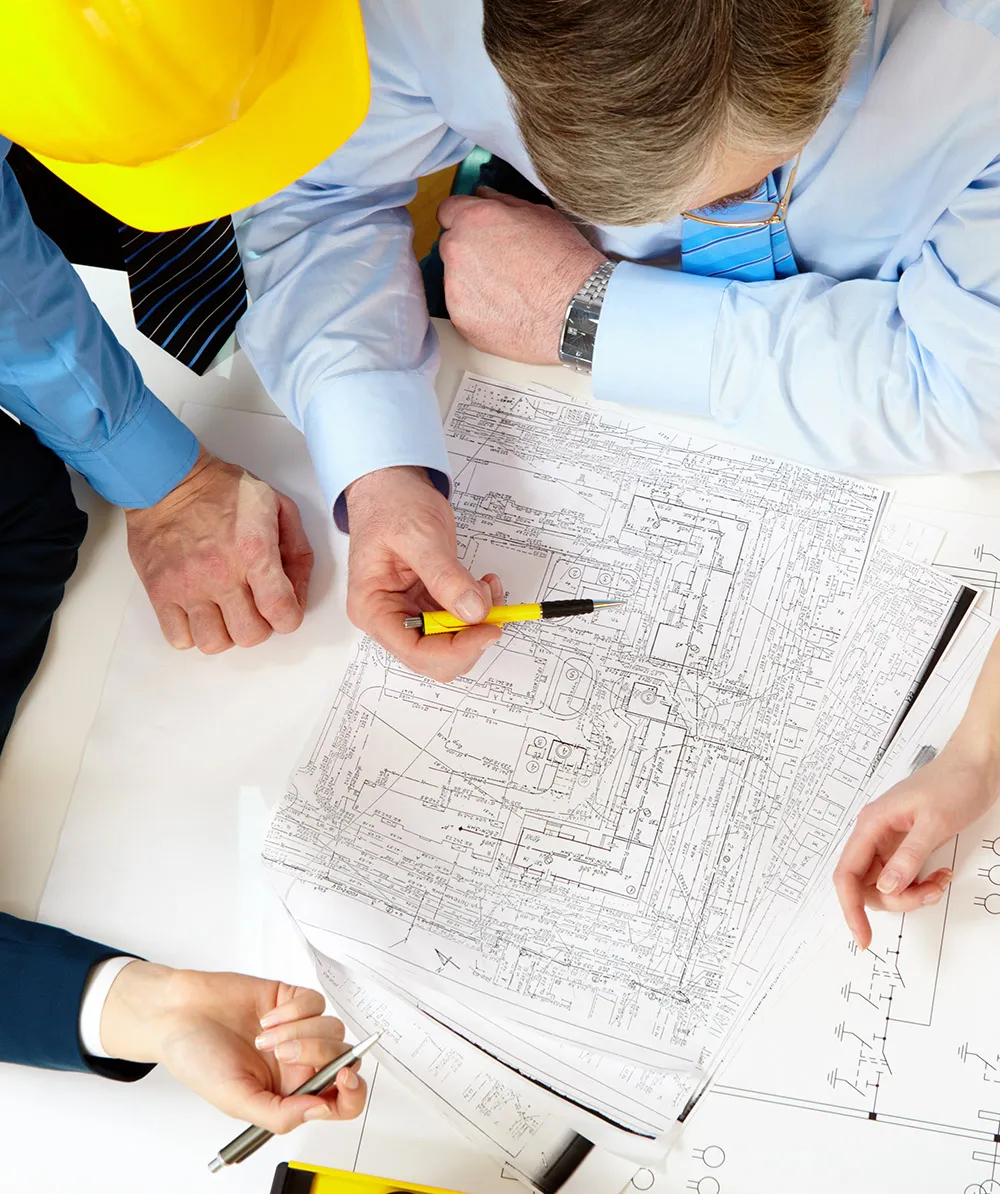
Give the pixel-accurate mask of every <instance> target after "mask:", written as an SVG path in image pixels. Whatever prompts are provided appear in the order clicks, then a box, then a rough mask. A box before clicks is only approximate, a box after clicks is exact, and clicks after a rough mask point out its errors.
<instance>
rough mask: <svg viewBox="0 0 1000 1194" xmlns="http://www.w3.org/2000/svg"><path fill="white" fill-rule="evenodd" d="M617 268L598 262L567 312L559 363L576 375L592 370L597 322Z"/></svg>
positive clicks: (573, 298) (572, 300)
mask: <svg viewBox="0 0 1000 1194" xmlns="http://www.w3.org/2000/svg"><path fill="white" fill-rule="evenodd" d="M616 264H617V263H616V262H614V261H603V262H601V264H600V265H599V266H598V267H597V269H595V270H594V272H593V273H592V274H591V275H590V277H589V278H588V279H587V280H586V282H584V284H583V285H582V286H581V287H580V289H579V290H578V291H577V292H576V294H575V295H573V297H572V298H571V299H570V301H569V306H568V307H567V308H566V315H565V317H564V319H563V330H562V340H561V342H560V345H559V359H560V361H562V363H563V364H564V365H567V366H569V368H570V369H575V370H576V372H577V373H590V372H592V370H593V368H594V345H595V343H596V341H597V321H598V319H599V318H600V315H601V307H602V305H603V303H604V295H605V293H606V291H607V289H608V282H610V280H611V275H612V273H613V272H614V269H615V265H616Z"/></svg>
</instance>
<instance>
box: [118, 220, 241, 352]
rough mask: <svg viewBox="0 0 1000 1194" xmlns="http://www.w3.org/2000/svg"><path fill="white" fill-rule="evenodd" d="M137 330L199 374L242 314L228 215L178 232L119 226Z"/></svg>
mask: <svg viewBox="0 0 1000 1194" xmlns="http://www.w3.org/2000/svg"><path fill="white" fill-rule="evenodd" d="M121 238H122V251H123V252H124V254H125V268H126V269H127V270H128V280H129V289H130V291H131V293H132V313H133V315H134V316H135V326H136V327H137V328H138V329H139V331H140V332H142V333H143V334H144V335H145V336H148V337H149V338H150V340H152V341H153V342H154V343H155V344H159V346H160V347H161V348H162V349H165V350H166V351H167V352H169V353H170V354H171V356H174V357H176V358H177V359H178V360H179V361H180V362H181V363H182V364H185V365H187V366H188V368H190V369H193V370H194V371H195V373H204V372H205V370H206V369H207V368H208V367H209V365H211V363H212V361H213V360H214V359H215V356H216V354H217V353H218V351H219V349H220V348H221V347H222V346H223V344H225V342H226V341H227V340H228V339H229V337H230V336H231V335H232V334H233V332H234V331H235V329H236V323H237V321H238V320H239V318H240V316H241V315H242V314H243V312H244V311H245V310H246V309H247V290H246V283H245V281H244V278H243V266H242V264H241V263H240V256H239V252H238V251H237V248H236V235H235V233H234V231H233V222H232V220H231V219H230V218H229V216H223V217H222V219H219V220H213V221H212V222H211V223H210V224H199V225H198V226H197V227H195V228H181V229H179V230H178V231H177V232H140V231H138V229H136V228H130V227H129V226H128V225H127V224H123V225H122V226H121Z"/></svg>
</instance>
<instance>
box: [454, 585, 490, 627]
mask: <svg viewBox="0 0 1000 1194" xmlns="http://www.w3.org/2000/svg"><path fill="white" fill-rule="evenodd" d="M455 612H456V613H457V614H458V616H459V617H460V618H461V619H462V621H463V622H481V621H482V620H483V618H485V617H486V602H485V601H484V600H483V599H482V597H480V596H479V594H478V593H477V592H476V591H475V589H468V590H466V592H464V593H463V594H462V596H461V597H459V599H458V600H457V601H456V602H455Z"/></svg>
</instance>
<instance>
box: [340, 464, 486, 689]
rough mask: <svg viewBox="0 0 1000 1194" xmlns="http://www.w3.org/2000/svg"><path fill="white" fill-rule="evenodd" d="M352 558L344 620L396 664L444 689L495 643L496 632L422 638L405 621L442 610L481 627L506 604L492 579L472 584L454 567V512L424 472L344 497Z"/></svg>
mask: <svg viewBox="0 0 1000 1194" xmlns="http://www.w3.org/2000/svg"><path fill="white" fill-rule="evenodd" d="M347 516H348V520H349V522H350V528H351V551H350V561H349V576H348V588H347V616H348V617H349V618H350V619H351V621H352V622H353V623H354V625H355V626H357V627H358V629H359V630H363V631H364V632H365V633H366V634H370V635H371V637H372V638H373V639H375V640H376V642H379V643H381V644H382V646H383V647H385V649H386V650H387V651H390V652H391V653H392V654H393V655H395V656H396V658H397V659H399V660H401V661H402V662H403V663H405V664H406V666H407V667H410V668H412V669H413V670H414V671H415V672H421V673H422V674H423V675H425V676H430V677H431V678H432V679H434V680H440V681H442V682H447V681H449V680H454V679H455V677H456V676H461V675H463V674H464V673H465V672H467V671H469V669H470V668H472V667H473V665H474V664H475V663H476V661H477V660H478V659H479V657H480V655H482V653H483V651H485V650H486V648H487V647H488V646H489V644H490V643H493V642H496V641H497V639H499V637H500V630H499V628H498V627H496V626H471V627H470V628H469V629H468V630H462V631H460V632H459V633H458V634H435V635H428V636H426V637H425V636H424V635H422V634H421V633H420V631H419V630H406V629H404V627H403V620H404V619H405V618H407V617H411V616H413V615H414V614H419V613H422V612H424V611H425V610H434V609H446V610H448V612H449V613H452V614H454V615H455V616H456V617H457V618H461V619H462V621H463V622H479V621H480V620H481V619H482V618H485V617H486V614H487V612H488V610H489V607H490V605H499V604H501V603H502V602H503V599H504V593H503V586H502V585H501V584H500V581H499V579H498V578H497V577H496V576H493V575H492V574H490V575H487V576H484V577H483V578H482V580H481V581H476V580H475V579H474V578H473V577H472V576H471V575H470V574H469V573H468V572H467V571H466V570H465V569H464V568H463V567H462V565H461V564H460V563H459V562H458V555H457V548H456V544H455V518H454V515H453V514H452V512H451V506H449V505H448V502H447V501H446V500H445V499H444V497H442V496H441V494H440V493H439V492H438V491H437V489H435V487H434V484H433V483H432V481H431V480H430V478H429V477H428V476H427V472H426V470H425V469H422V468H409V467H404V468H387V469H379V470H378V471H377V472H374V473H368V474H367V475H365V476H364V477H361V478H359V480H357V481H355V482H354V483H353V484H352V485H350V486H348V489H347Z"/></svg>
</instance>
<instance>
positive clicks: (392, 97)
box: [236, 14, 471, 529]
mask: <svg viewBox="0 0 1000 1194" xmlns="http://www.w3.org/2000/svg"><path fill="white" fill-rule="evenodd" d="M384 20H385V18H376V17H373V16H372V15H371V14H368V23H367V25H366V32H367V36H368V48H369V57H370V61H371V69H372V89H373V90H372V105H371V108H370V111H369V115H368V117H367V119H366V121H365V123H364V124H363V125H362V127H361V129H359V131H358V132H357V133H356V134H355V136H354V137H353V138H352V139H351V140H350V141H349V142H348V143H347V144H346V145H345V146H344V147H343V148H342V149H340V150H338V151H337V153H335V154H334V155H333V157H332V158H330V159H329V160H328V161H327V162H325V163H324V164H323V165H322V166H320V167H318V168H317V169H316V170H314V171H312V172H311V173H310V174H308V175H307V176H306V177H305V178H303V179H301V180H300V181H299V182H297V183H295V184H294V185H293V186H291V187H288V188H287V189H286V190H284V191H283V192H281V193H280V194H278V195H276V196H274V197H273V198H271V199H268V200H267V201H266V202H264V203H260V204H257V205H256V206H255V207H252V208H250V209H249V210H248V211H247V212H245V213H242V215H241V216H240V217H237V221H236V223H237V239H238V241H239V245H240V251H241V254H242V256H243V262H244V271H245V273H246V277H247V285H248V288H249V290H250V294H251V297H252V298H253V303H252V305H251V307H250V309H249V311H248V312H247V313H246V315H244V317H243V319H242V320H241V322H240V327H239V338H240V343H241V344H242V346H243V348H244V350H245V351H246V353H247V355H248V356H249V358H250V360H251V362H252V364H253V366H254V368H255V369H256V371H257V373H258V375H259V376H260V378H261V381H262V382H263V383H264V385H265V387H266V388H267V391H268V393H269V394H270V395H271V396H272V397H273V398H274V400H275V402H277V403H278V405H279V406H280V407H281V408H282V409H283V410H284V411H285V412H286V414H287V415H288V417H289V418H290V419H291V420H292V421H293V422H294V423H295V424H296V425H297V426H298V427H300V428H301V429H302V430H303V431H304V433H305V436H306V440H307V442H308V444H309V449H310V452H311V455H312V458H313V462H314V464H315V467H316V471H317V474H318V476H319V480H320V484H321V486H322V489H323V493H324V495H325V497H326V500H327V503H328V505H329V507H331V508H332V509H333V510H334V514H335V517H336V518H337V522H338V525H340V526H341V528H342V529H343V528H344V526H345V523H344V509H343V501H342V498H341V495H342V494H343V491H344V489H345V488H346V487H347V486H348V485H349V484H350V483H351V482H352V481H354V480H356V479H357V478H358V477H361V476H363V475H364V474H366V473H369V472H372V471H374V470H376V469H380V468H387V467H390V466H393V465H423V466H425V467H427V468H428V469H430V470H432V476H433V475H434V474H435V473H437V474H441V475H446V474H447V471H448V460H447V454H446V452H445V446H444V437H443V435H442V432H441V419H440V414H439V411H438V405H437V397H436V395H435V392H434V384H433V381H434V373H435V371H436V368H437V345H436V339H435V337H434V334H433V330H432V329H431V327H430V324H429V321H428V318H427V308H426V304H425V302H424V293H423V285H422V283H421V279H420V272H419V270H418V268H417V264H416V261H415V260H414V257H413V251H412V247H411V240H412V226H411V223H410V218H409V215H408V213H407V212H406V210H405V207H406V204H407V203H408V202H409V201H410V200H411V199H412V198H413V195H414V194H415V193H416V181H415V180H416V179H417V178H419V177H420V176H421V175H424V174H429V173H432V172H433V171H435V170H439V169H441V168H442V167H444V166H447V165H448V164H450V163H452V162H456V161H458V160H460V159H461V158H462V157H463V156H464V155H465V154H466V153H467V152H468V150H469V148H471V146H470V145H469V143H468V142H467V141H465V140H463V139H462V138H461V137H460V136H459V135H458V134H457V133H454V132H452V131H451V130H449V129H448V128H447V127H446V126H445V125H444V124H443V123H442V122H441V118H440V116H439V115H438V114H437V112H436V111H435V110H434V108H433V105H432V103H431V101H430V99H429V98H427V97H426V96H424V95H423V94H422V90H423V88H422V84H421V81H420V79H419V77H418V75H417V72H416V71H415V69H414V68H412V66H410V64H409V63H408V62H407V60H406V57H405V51H404V50H403V49H402V48H401V47H400V46H399V45H398V42H396V41H395V34H394V32H393V31H392V29H391V28H389V27H388V26H386V27H384V28H383V27H381V25H379V24H378V22H379V21H384ZM436 480H438V482H439V486H440V487H446V482H445V481H444V479H443V476H442V477H438V478H436Z"/></svg>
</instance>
